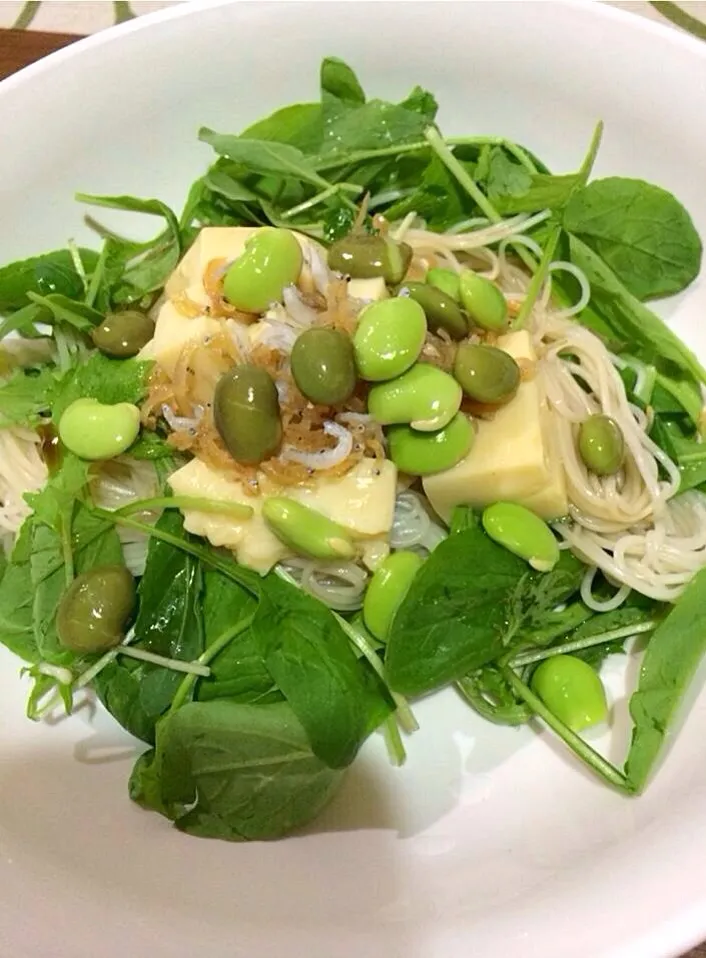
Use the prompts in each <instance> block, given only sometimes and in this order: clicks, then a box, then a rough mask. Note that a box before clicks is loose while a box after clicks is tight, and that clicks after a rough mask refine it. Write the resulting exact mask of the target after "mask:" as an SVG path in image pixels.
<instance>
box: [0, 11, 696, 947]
mask: <svg viewBox="0 0 706 958" xmlns="http://www.w3.org/2000/svg"><path fill="white" fill-rule="evenodd" d="M327 54H335V55H338V56H341V57H344V58H345V59H346V60H348V61H349V62H351V64H352V65H353V66H354V67H355V68H356V69H357V70H358V71H359V72H360V75H361V77H362V80H363V82H364V84H365V86H366V88H367V89H368V90H370V91H374V92H375V93H376V94H378V95H383V96H385V95H387V96H390V97H391V98H394V97H401V96H402V95H403V94H404V93H406V92H407V90H408V89H409V88H410V87H411V86H413V85H414V84H415V83H420V84H422V85H424V86H426V87H428V88H430V89H431V90H433V91H434V92H435V93H436V94H437V95H438V98H439V100H440V102H441V104H442V111H441V123H442V127H443V129H444V130H446V131H448V132H450V133H458V134H461V133H473V132H477V133H481V132H486V133H501V134H505V135H507V136H510V137H512V138H514V139H517V140H519V141H521V142H523V143H525V144H527V145H528V146H529V147H531V148H533V149H534V150H535V152H537V153H538V154H539V155H541V156H543V157H545V158H547V159H548V161H549V162H550V163H551V164H552V165H553V166H554V167H555V168H557V169H560V170H563V169H569V170H570V169H573V168H574V167H575V166H576V165H577V164H578V162H579V161H580V159H581V157H582V156H583V154H584V150H585V147H586V144H587V141H588V138H589V136H590V133H591V130H592V129H593V125H594V123H595V121H596V119H597V118H599V117H602V118H603V119H604V120H605V122H606V135H605V141H604V146H603V149H602V151H601V153H600V156H599V160H598V165H597V171H598V172H599V173H623V174H629V175H634V176H643V177H645V178H647V179H650V180H653V181H655V182H657V183H660V184H662V185H663V186H665V187H667V188H669V189H671V190H673V191H674V192H675V193H676V194H677V195H678V196H679V197H680V198H681V200H682V201H683V202H684V203H685V204H686V206H687V208H688V209H689V210H690V211H691V213H692V214H693V216H694V218H695V220H696V222H697V225H698V227H699V228H700V230H701V232H702V235H706V190H705V189H704V187H705V185H706V182H705V180H704V171H706V124H705V123H704V117H706V44H704V45H699V44H698V42H696V41H693V40H690V39H689V38H687V37H685V36H682V35H680V34H678V33H677V32H674V31H671V30H669V29H667V28H661V27H658V26H655V25H653V24H652V23H649V22H647V21H644V20H641V19H639V18H637V17H633V16H631V15H626V14H623V13H620V12H616V11H614V10H611V9H609V8H606V7H603V6H599V5H594V4H575V3H553V4H545V3H540V4H535V3H509V4H508V3H502V4H496V3H473V4H453V3H444V4H437V3H434V4H423V3H419V4H404V3H391V4H386V3H380V2H378V3H370V4H362V3H344V4H335V3H322V4H315V5H314V4H297V3H284V4H276V3H255V4H247V3H240V4H227V3H222V2H216V3H210V4H206V5H204V6H199V5H192V4H186V5H184V6H180V7H177V8H175V9H172V10H170V11H168V12H167V13H164V14H159V15H156V16H153V17H147V18H145V19H143V20H140V21H137V22H133V23H130V24H128V25H126V26H124V27H122V28H120V29H117V30H115V31H109V32H107V33H105V34H101V35H98V36H95V37H92V38H91V39H89V40H86V41H84V42H82V43H80V44H78V45H77V46H75V47H72V48H70V49H68V50H64V51H62V52H60V53H58V54H56V55H54V56H53V57H50V58H49V59H48V60H47V61H45V62H43V63H41V64H39V65H37V66H34V67H32V68H30V69H28V70H26V71H24V72H23V73H21V74H19V75H17V76H15V77H13V78H11V79H10V80H8V81H6V82H5V83H3V84H2V86H1V87H0V130H2V150H1V151H0V184H1V186H0V190H1V191H2V204H1V209H2V217H3V229H2V235H1V236H0V262H5V261H7V260H10V259H13V258H15V257H18V256H20V255H23V254H30V253H33V252H36V251H41V250H43V249H44V248H50V247H52V246H56V245H60V244H62V243H64V242H65V240H66V238H67V237H68V236H74V237H76V238H77V239H81V238H82V227H81V219H80V217H81V211H80V209H79V208H77V206H75V205H74V204H73V202H72V194H73V192H74V190H76V189H83V190H86V191H90V192H96V193H100V192H105V193H134V194H142V195H145V196H152V195H158V196H160V197H162V198H163V199H165V200H166V201H168V202H169V201H174V202H176V203H178V202H179V201H180V200H181V198H182V197H183V195H184V191H185V188H186V187H187V186H188V185H189V183H190V182H191V181H192V179H193V178H194V177H195V176H196V175H197V174H198V173H199V172H200V171H201V169H202V168H203V167H204V166H205V164H206V163H207V162H208V161H209V159H210V155H209V151H208V149H207V148H205V147H204V146H202V145H200V144H199V143H198V142H197V140H196V138H195V131H196V129H197V128H198V126H199V125H201V124H207V125H209V126H211V127H213V128H215V129H225V130H227V129H232V130H237V129H239V128H241V127H242V126H244V125H245V124H246V123H247V122H248V121H251V120H254V119H255V118H257V117H259V116H260V115H261V114H263V113H264V112H266V111H268V110H270V109H273V108H275V107H277V106H280V105H282V104H284V103H288V102H291V101H293V100H295V99H298V98H301V99H304V98H313V97H315V96H316V92H317V91H316V84H317V71H318V65H319V61H320V59H321V58H322V57H323V56H324V55H327ZM669 309H670V311H671V318H672V320H673V323H674V326H675V328H676V329H677V330H678V331H679V332H680V333H681V334H682V335H683V336H684V337H685V338H686V339H687V340H688V341H689V342H690V343H691V344H692V345H693V346H694V347H695V348H697V349H698V350H699V351H700V352H701V354H702V355H704V356H706V323H704V317H705V316H706V281H704V279H703V278H702V279H701V281H700V282H699V283H697V284H696V285H695V286H694V287H692V289H691V290H689V292H688V293H687V294H686V295H683V296H681V297H680V298H679V299H678V300H677V301H675V302H673V303H672V304H671V305H670V307H669ZM17 670H18V663H17V661H15V660H13V658H12V657H11V656H10V655H8V654H6V653H5V654H3V655H2V656H0V929H1V931H0V953H1V954H2V955H3V956H6V955H7V956H12V958H21V956H27V958H89V956H90V958H95V956H98V955H100V956H101V958H118V956H119V958H124V956H126V955H132V956H136V958H143V956H146V955H149V956H150V958H180V956H182V955H183V956H186V955H193V954H199V955H203V956H204V958H226V956H228V958H284V956H290V955H291V956H297V958H298V956H306V958H354V956H355V958H359V956H364V955H365V956H378V955H386V956H404V958H442V956H443V958H461V956H464V958H466V956H473V958H501V956H502V958H504V956H510V955H512V956H515V955H518V956H519V955H522V956H523V958H534V956H540V955H541V956H542V958H618V956H620V958H638V956H639V958H665V956H668V955H676V954H678V953H680V952H681V951H684V950H686V949H687V948H688V947H689V946H691V945H692V944H694V943H695V942H697V941H698V940H699V939H701V938H706V854H704V848H705V847H706V761H705V760H704V730H705V729H706V696H704V695H702V696H700V698H698V701H696V704H695V706H694V707H693V709H692V710H691V714H690V715H689V717H688V720H687V721H686V724H685V726H684V728H683V730H682V731H681V733H680V734H679V737H678V739H677V742H676V744H675V746H674V748H673V749H672V751H671V753H670V755H669V757H668V759H667V761H666V762H665V764H664V766H663V767H662V769H661V771H660V773H659V775H658V777H657V779H656V781H655V782H654V783H653V785H652V787H651V788H650V789H649V791H648V793H647V794H646V795H645V796H644V797H643V798H641V799H640V800H638V801H636V800H628V799H625V798H621V797H619V796H617V795H615V794H613V793H612V792H610V791H609V790H608V789H607V788H605V787H603V786H601V785H599V784H597V783H596V782H594V781H592V780H590V779H589V778H588V777H587V776H586V775H585V774H584V773H583V772H582V771H581V770H580V769H578V768H577V767H576V766H575V765H574V764H573V763H572V761H571V760H570V759H568V758H567V757H566V755H565V754H563V753H561V752H560V751H559V750H558V749H557V748H556V747H555V746H554V745H552V744H551V742H549V741H548V740H547V737H546V736H542V737H536V736H535V735H534V734H533V733H531V732H529V731H527V730H525V731H513V730H510V729H498V728H494V727H493V726H491V725H488V724H485V723H484V722H482V721H481V720H479V719H477V718H475V717H474V716H473V715H472V714H471V712H470V711H469V710H467V709H466V708H465V707H464V706H463V705H462V704H461V703H460V702H459V701H457V700H456V698H455V697H454V696H453V695H452V694H444V695H440V696H436V697H434V698H433V699H432V700H429V701H425V702H424V703H422V705H421V706H420V707H419V709H418V713H419V717H420V719H421V725H422V730H421V731H420V732H419V733H418V734H416V735H415V736H414V737H413V738H412V740H411V741H410V743H409V762H408V764H407V766H406V767H405V768H404V769H403V770H401V771H395V770H393V769H391V768H390V767H389V766H388V765H387V763H386V760H385V757H384V755H383V753H382V749H381V748H380V746H379V743H377V742H372V743H370V744H369V746H368V747H366V749H365V750H364V754H363V755H362V756H361V757H360V759H359V760H358V761H357V762H356V764H355V766H354V768H353V769H352V771H351V773H350V776H349V779H348V783H347V786H346V787H345V788H344V790H343V793H342V794H341V795H340V796H339V797H338V798H337V800H336V801H335V803H334V805H333V806H332V807H331V808H330V809H329V810H328V811H327V812H326V814H325V815H324V817H323V818H322V819H321V821H320V822H319V823H318V827H317V828H316V829H313V830H311V831H310V833H309V834H307V835H305V836H302V837H297V838H291V839H289V840H287V841H283V842H278V843H273V844H252V845H233V844H227V843H219V842H209V841H204V840H199V839H192V838H188V837H185V836H183V835H180V834H178V833H177V832H176V831H174V830H173V829H171V828H170V827H169V825H168V824H167V823H166V822H165V821H164V820H162V819H160V818H159V817H158V816H156V815H150V814H147V813H145V812H142V811H141V810H140V809H138V808H137V807H135V806H134V805H131V803H130V802H129V800H128V797H127V793H126V783H127V777H128V774H129V770H130V762H131V760H132V757H133V754H134V743H132V742H131V741H130V740H129V739H128V738H127V737H126V736H125V735H124V734H122V733H121V732H120V731H119V730H118V729H117V728H116V726H115V725H114V724H113V723H112V721H111V720H109V719H108V718H107V717H106V716H104V715H100V714H99V715H98V716H97V717H96V718H95V719H94V720H93V721H91V719H90V716H88V715H86V713H85V712H80V713H79V714H78V715H76V717H75V718H74V719H72V720H71V721H66V722H63V723H61V724H59V725H57V726H55V727H52V728H50V727H47V726H36V725H32V724H31V723H29V722H27V721H26V720H25V719H24V715H23V706H24V698H25V694H26V688H25V686H24V684H23V683H22V682H20V681H19V679H18V678H17ZM617 738H618V739H621V736H620V735H618V736H617ZM622 738H623V741H621V742H618V743H617V746H616V748H619V747H622V744H624V736H623V737H622ZM615 757H616V758H617V754H616V756H615Z"/></svg>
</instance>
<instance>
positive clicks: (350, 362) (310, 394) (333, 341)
mask: <svg viewBox="0 0 706 958" xmlns="http://www.w3.org/2000/svg"><path fill="white" fill-rule="evenodd" d="M291 367H292V376H293V377H294V381H295V383H296V384H297V388H298V389H299V391H300V392H301V393H303V395H304V396H306V398H307V399H310V400H311V402H314V403H320V404H321V405H325V406H335V405H338V403H342V402H345V401H346V399H349V398H350V396H351V395H352V394H353V391H354V390H355V386H356V382H357V375H356V368H355V359H354V356H353V344H352V343H351V341H350V338H349V337H348V336H346V335H345V333H341V332H339V331H338V330H336V329H323V328H321V329H307V330H306V331H305V332H303V333H302V334H301V335H300V336H299V337H297V340H296V342H295V343H294V348H293V349H292V356H291Z"/></svg>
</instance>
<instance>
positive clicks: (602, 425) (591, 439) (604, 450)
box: [578, 415, 625, 476]
mask: <svg viewBox="0 0 706 958" xmlns="http://www.w3.org/2000/svg"><path fill="white" fill-rule="evenodd" d="M578 447H579V453H580V454H581V458H582V459H583V461H584V463H585V465H586V468H587V469H590V470H591V472H595V474H596V475H597V476H612V475H614V474H615V473H616V472H618V470H619V469H620V467H621V466H622V464H623V460H624V459H625V439H624V438H623V433H622V430H621V429H620V426H619V425H618V424H617V422H616V421H615V420H614V419H611V417H610V416H603V415H595V416H589V417H588V419H585V420H584V421H583V422H582V423H581V425H580V426H579V441H578Z"/></svg>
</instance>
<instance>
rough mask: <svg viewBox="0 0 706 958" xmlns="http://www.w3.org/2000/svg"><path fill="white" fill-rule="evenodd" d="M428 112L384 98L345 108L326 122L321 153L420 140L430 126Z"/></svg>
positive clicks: (347, 151) (376, 147) (371, 148)
mask: <svg viewBox="0 0 706 958" xmlns="http://www.w3.org/2000/svg"><path fill="white" fill-rule="evenodd" d="M428 125H429V124H428V121H427V119H426V117H425V116H422V115H420V114H419V113H417V112H415V111H412V110H406V109H405V108H404V107H402V106H396V105H395V104H394V103H385V102H384V101H382V100H370V102H368V103H366V104H364V105H363V106H360V107H358V108H357V109H349V110H345V111H343V112H342V113H340V114H339V115H337V116H335V117H333V118H332V119H330V120H329V121H328V122H327V123H326V128H325V133H324V142H323V146H322V148H321V151H320V157H321V158H322V159H323V158H324V157H328V156H329V154H331V153H336V152H338V151H343V152H346V153H349V152H354V151H356V150H375V149H379V148H380V147H386V146H392V145H397V144H404V143H410V142H414V141H415V140H419V139H420V137H421V136H422V135H423V133H424V130H425V129H426V127H427V126H428Z"/></svg>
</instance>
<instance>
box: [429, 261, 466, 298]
mask: <svg viewBox="0 0 706 958" xmlns="http://www.w3.org/2000/svg"><path fill="white" fill-rule="evenodd" d="M426 280H427V283H429V284H430V285H431V286H436V288H437V289H440V290H441V292H442V293H446V295H447V296H450V297H451V299H453V300H455V301H456V302H457V303H460V302H461V281H460V280H459V275H458V273H457V272H456V270H455V269H444V268H443V267H441V266H434V267H433V268H432V269H430V270H429V271H428V272H427V276H426Z"/></svg>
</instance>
